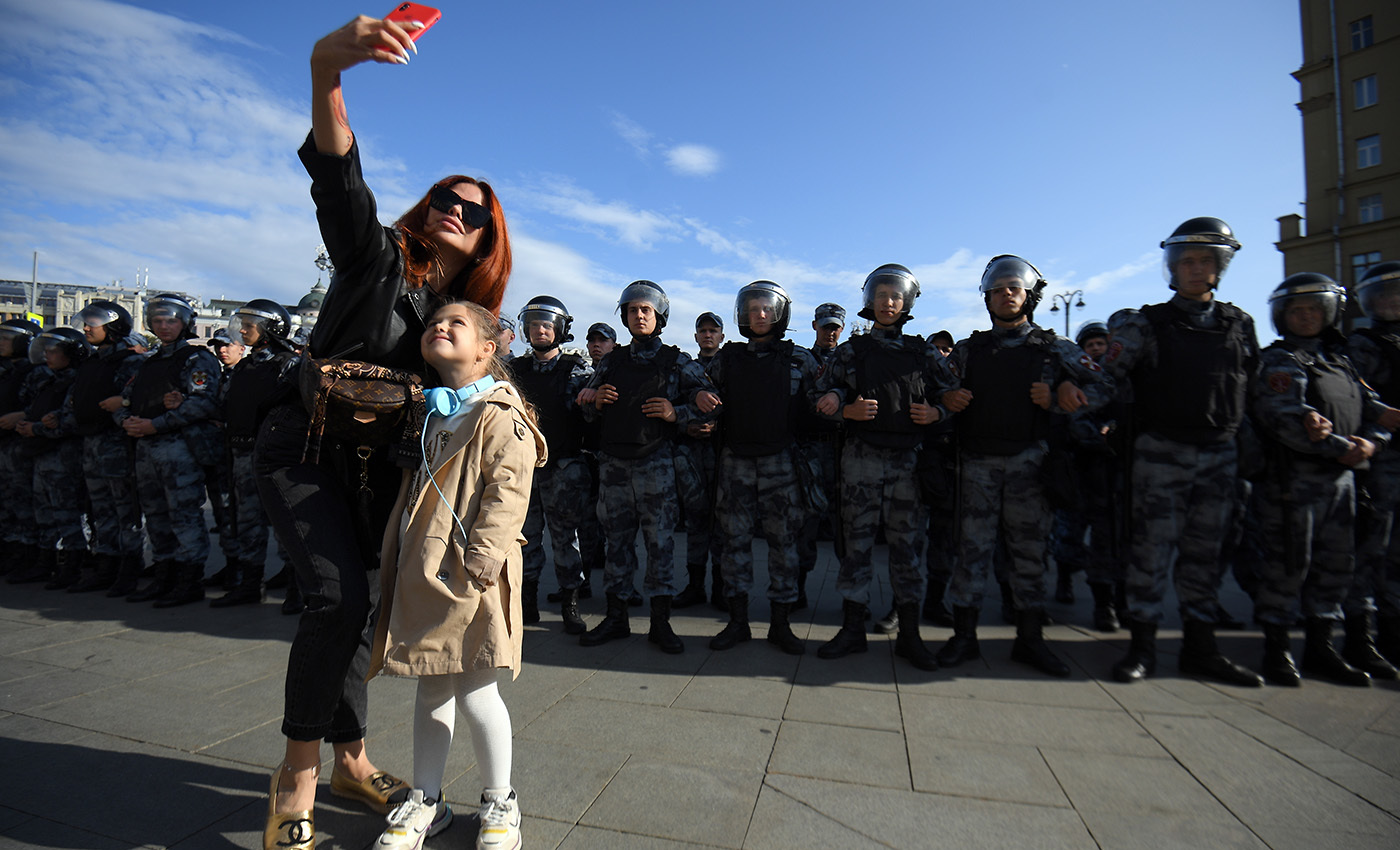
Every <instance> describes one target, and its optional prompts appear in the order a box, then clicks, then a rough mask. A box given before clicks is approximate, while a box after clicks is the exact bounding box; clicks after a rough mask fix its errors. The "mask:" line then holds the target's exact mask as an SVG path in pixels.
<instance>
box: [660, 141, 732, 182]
mask: <svg viewBox="0 0 1400 850" xmlns="http://www.w3.org/2000/svg"><path fill="white" fill-rule="evenodd" d="M666 164H667V165H668V166H670V167H671V170H672V171H674V172H676V173H677V174H680V175H682V176H685V177H709V176H710V175H712V174H714V173H715V172H717V171H719V167H720V157H719V152H718V151H716V150H714V149H713V148H708V147H705V146H704V145H676V146H675V147H673V148H671V149H670V150H668V151H667V152H666Z"/></svg>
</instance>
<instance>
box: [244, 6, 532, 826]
mask: <svg viewBox="0 0 1400 850" xmlns="http://www.w3.org/2000/svg"><path fill="white" fill-rule="evenodd" d="M421 29H422V26H421V24H418V23H416V22H401V23H395V22H392V21H383V20H375V19H372V18H367V17H364V16H361V17H358V18H356V19H355V20H353V21H351V22H350V23H349V24H346V25H345V26H343V27H341V28H340V29H338V30H336V31H335V32H333V33H331V34H329V35H327V36H326V37H325V38H322V39H321V40H320V41H318V42H317V43H316V46H315V48H314V49H313V50H312V52H311V92H312V95H311V96H312V101H311V125H312V129H311V134H310V136H309V137H308V139H307V141H306V143H305V144H304V145H302V147H301V150H300V151H298V155H299V156H300V158H301V161H302V163H303V165H304V166H305V167H306V171H307V173H308V174H309V175H310V176H311V197H312V199H313V200H314V201H315V204H316V218H317V221H318V222H319V224H320V229H321V237H322V239H323V240H324V242H325V245H326V250H327V252H328V253H329V254H330V258H331V261H332V262H333V263H334V264H335V276H334V277H333V278H332V279H331V283H330V287H329V291H328V292H327V294H326V299H325V302H324V304H323V305H322V310H321V313H320V316H319V318H318V320H317V323H316V328H315V331H314V332H313V333H312V335H311V343H310V347H309V351H308V356H309V357H312V358H346V359H351V360H355V361H359V362H362V363H368V364H373V365H375V366H382V367H387V368H390V369H395V370H401V371H405V372H413V373H415V374H417V375H421V376H423V378H424V383H425V385H429V386H431V385H434V384H436V383H437V381H436V380H435V377H434V376H433V375H431V374H430V373H429V370H428V369H427V367H426V366H425V363H424V360H423V355H422V353H421V350H420V347H419V339H420V337H421V336H422V334H423V330H424V327H425V319H426V317H428V316H431V315H432V314H433V312H434V310H435V309H436V308H437V306H438V305H439V304H440V303H441V302H442V301H444V300H446V299H448V298H458V299H466V300H469V301H472V302H475V303H477V304H480V305H481V306H482V307H484V308H486V309H487V310H489V311H490V312H491V313H496V312H498V311H499V309H500V304H501V299H502V298H503V296H504V294H505V288H506V281H507V279H508V278H509V276H510V266H511V255H510V241H509V238H508V236H507V233H506V222H505V217H504V215H503V213H502V212H501V206H500V203H499V202H498V201H497V200H496V196H495V193H494V192H493V191H492V190H491V187H490V186H489V185H487V184H486V183H484V182H481V181H479V180H474V179H472V178H470V177H463V176H460V175H454V176H450V177H447V178H444V179H442V180H439V181H437V183H435V184H434V185H433V186H432V187H431V188H430V189H429V191H428V193H427V194H426V195H425V196H424V197H423V198H422V199H420V200H419V201H418V203H416V204H414V205H413V207H412V208H411V209H410V210H409V211H408V212H406V213H404V215H403V216H402V217H401V218H400V219H399V220H398V221H397V222H396V223H395V224H394V226H393V227H385V226H383V225H382V224H380V223H379V220H378V218H377V212H376V206H375V200H374V195H373V194H372V193H371V192H370V190H369V188H368V187H366V186H365V183H364V178H363V176H362V174H361V170H360V158H359V150H358V146H357V145H356V143H355V136H354V133H353V132H352V131H351V129H350V122H349V119H348V117H347V114H346V109H345V100H344V98H343V96H342V92H341V80H340V75H341V72H342V71H345V70H347V69H349V68H352V67H354V66H355V65H359V64H361V63H364V62H379V63H385V64H388V63H392V64H407V63H408V61H409V57H410V56H411V55H413V54H414V53H416V52H417V49H416V48H415V47H414V45H413V41H412V38H411V37H410V35H411V34H412V33H414V32H416V31H418V30H421ZM309 428H310V417H309V414H308V412H307V407H306V406H305V405H304V403H303V399H301V398H296V397H293V398H290V399H289V400H287V401H286V402H285V403H283V404H282V405H280V406H279V407H277V408H276V409H274V410H273V412H272V413H271V414H270V415H269V417H268V419H267V420H266V422H265V423H264V425H263V428H262V431H261V433H260V434H259V438H258V445H257V464H258V471H259V473H260V477H259V488H260V492H261V494H262V496H263V502H264V504H265V505H266V508H267V513H268V516H269V518H270V519H271V521H272V523H273V525H274V527H275V528H276V529H277V533H278V536H279V538H280V539H281V540H282V541H283V543H284V544H285V545H286V548H287V551H288V553H289V555H290V557H291V561H292V566H293V569H294V570H295V572H296V580H297V583H298V584H299V585H300V586H301V588H302V590H303V592H304V593H305V595H306V610H305V611H304V612H303V613H302V615H301V622H300V624H299V626H298V628H297V634H296V637H295V638H294V639H293V641H292V646H291V651H290V655H289V658H288V662H287V682H286V692H285V701H286V705H285V715H284V718H283V721H282V732H283V734H284V735H286V737H287V745H286V755H285V758H284V760H283V762H282V764H281V765H280V766H279V767H278V769H277V770H276V772H275V773H274V774H273V777H272V787H271V791H270V799H269V801H268V816H267V823H266V826H265V828H264V832H263V846H264V847H265V848H274V847H276V848H282V850H286V848H294V849H295V850H303V848H306V850H309V848H311V847H312V846H313V845H314V843H315V836H314V831H315V830H314V816H313V809H314V804H315V798H316V784H317V778H318V775H319V770H320V764H321V749H320V744H321V741H323V740H324V741H326V742H328V743H330V744H331V746H332V748H333V750H334V760H333V766H332V769H331V779H330V785H331V792H332V793H333V794H336V795H338V796H344V797H350V798H352V799H356V800H359V801H361V802H363V803H364V804H365V805H367V806H368V807H369V808H371V809H373V810H374V811H377V812H380V813H385V812H387V811H389V809H390V808H392V807H394V806H395V805H397V804H398V803H400V802H402V801H403V799H405V798H406V797H407V796H408V787H407V785H406V784H405V783H404V782H403V781H402V780H399V779H397V778H396V777H393V776H391V775H389V774H387V773H384V772H382V771H380V770H378V769H377V768H376V767H375V766H374V764H373V763H371V762H370V760H369V757H368V756H367V755H366V753H365V745H364V739H365V732H366V728H367V725H368V724H367V718H366V708H367V705H366V702H367V701H366V691H365V674H366V672H367V671H368V668H369V637H370V635H371V634H372V629H369V630H367V628H366V627H367V625H368V624H369V623H370V622H371V617H372V613H373V611H374V610H375V608H376V606H377V603H378V580H377V579H375V578H374V577H372V576H369V575H367V574H368V572H369V571H370V570H371V569H374V568H376V567H377V566H378V564H379V547H380V544H381V541H382V538H383V534H384V527H385V523H386V522H387V520H388V515H389V512H390V510H391V509H392V507H393V502H394V497H395V494H396V493H397V490H398V485H399V481H400V477H401V475H402V469H401V468H400V467H399V466H396V465H395V461H394V459H392V458H391V452H390V449H389V447H387V446H386V447H376V448H373V449H372V450H369V449H365V448H363V447H361V446H360V445H359V444H357V443H353V442H348V441H345V440H337V439H335V438H334V437H332V435H330V434H329V433H328V434H326V435H325V436H324V437H323V438H321V439H319V440H312V441H311V443H313V444H314V443H319V452H311V453H308V451H307V449H308V445H309V442H308V431H309ZM399 460H400V462H402V460H403V459H402V458H400V459H399ZM412 463H414V464H416V463H417V458H413V459H412Z"/></svg>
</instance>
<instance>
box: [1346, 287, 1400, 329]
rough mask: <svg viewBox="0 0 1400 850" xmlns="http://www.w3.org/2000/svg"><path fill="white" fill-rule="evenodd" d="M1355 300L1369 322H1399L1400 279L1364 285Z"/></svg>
mask: <svg viewBox="0 0 1400 850" xmlns="http://www.w3.org/2000/svg"><path fill="white" fill-rule="evenodd" d="M1356 300H1357V301H1358V302H1359V303H1360V304H1361V312H1363V313H1365V314H1366V317H1367V318H1368V319H1370V320H1371V321H1373V322H1400V277H1397V278H1395V279H1393V280H1380V281H1376V282H1374V283H1368V284H1366V285H1365V286H1363V287H1362V288H1361V290H1360V291H1359V292H1358V293H1357V294H1356Z"/></svg>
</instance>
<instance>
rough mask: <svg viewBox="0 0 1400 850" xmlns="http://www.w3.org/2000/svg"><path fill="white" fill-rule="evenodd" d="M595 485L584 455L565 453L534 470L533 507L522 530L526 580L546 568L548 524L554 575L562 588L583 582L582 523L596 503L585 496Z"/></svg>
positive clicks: (531, 495) (573, 586)
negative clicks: (546, 529)
mask: <svg viewBox="0 0 1400 850" xmlns="http://www.w3.org/2000/svg"><path fill="white" fill-rule="evenodd" d="M592 486H593V472H592V470H590V469H589V468H588V463H587V462H586V461H585V460H584V459H583V458H582V457H562V458H559V459H558V460H554V461H551V462H550V464H549V465H548V466H546V467H544V468H542V469H536V470H535V480H534V483H533V484H532V485H531V486H530V509H529V511H528V512H527V513H526V514H525V525H524V526H523V528H522V529H521V532H520V533H521V534H522V535H523V536H524V537H525V548H524V554H523V558H524V563H525V580H526V581H536V582H537V581H539V580H540V574H541V573H543V572H544V529H545V526H546V524H547V525H548V526H549V543H550V549H551V551H552V554H553V556H554V577H555V579H556V580H557V581H558V582H559V587H560V589H563V590H569V589H572V588H575V587H578V586H579V585H580V584H582V583H583V566H582V560H581V556H580V554H579V534H578V532H579V526H580V525H581V524H582V523H583V518H584V515H585V514H587V513H588V512H589V510H590V509H591V508H592V507H593V502H592V501H590V500H589V499H587V498H586V496H587V494H588V491H589V490H590V489H591V488H592Z"/></svg>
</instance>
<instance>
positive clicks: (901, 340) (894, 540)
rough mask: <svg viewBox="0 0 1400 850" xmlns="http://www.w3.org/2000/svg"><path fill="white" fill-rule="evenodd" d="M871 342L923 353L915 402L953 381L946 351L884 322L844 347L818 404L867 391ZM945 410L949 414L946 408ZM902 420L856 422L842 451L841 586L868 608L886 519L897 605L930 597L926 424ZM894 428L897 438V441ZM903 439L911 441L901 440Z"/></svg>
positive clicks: (820, 386) (821, 381)
mask: <svg viewBox="0 0 1400 850" xmlns="http://www.w3.org/2000/svg"><path fill="white" fill-rule="evenodd" d="M867 346H878V348H873V349H872V351H875V352H878V353H880V354H882V355H885V356H886V357H893V358H904V357H913V356H918V357H920V358H921V360H922V363H923V368H922V370H921V371H920V372H919V373H918V374H917V375H913V374H911V375H909V376H908V377H909V378H910V379H911V380H913V381H914V382H915V383H917V384H919V386H918V387H916V388H913V389H912V390H911V395H910V398H911V400H913V401H918V400H919V399H920V398H929V399H934V398H937V397H939V396H941V395H942V393H943V391H944V389H946V387H947V386H948V380H949V379H948V376H947V370H946V368H944V367H943V365H942V361H943V356H942V355H941V354H939V353H938V349H937V348H935V347H934V346H933V344H932V343H929V342H926V341H925V340H923V339H921V338H919V337H905V336H904V335H903V334H901V333H900V331H899V330H898V329H897V328H894V329H892V328H884V327H880V326H876V327H874V328H872V329H871V330H870V332H869V334H867V335H865V338H862V337H857V338H853V339H848V340H846V341H845V342H843V343H841V344H840V345H839V346H837V347H836V353H835V355H834V356H833V357H832V359H831V362H830V364H829V366H828V368H827V369H826V370H825V371H823V372H822V373H821V376H820V377H819V378H818V380H817V388H816V390H815V391H814V393H813V395H812V399H813V401H814V402H815V401H817V400H818V399H820V398H821V396H823V395H825V394H826V393H827V392H835V393H836V394H837V395H838V396H839V397H840V404H841V405H842V406H844V405H846V404H849V403H850V402H852V401H854V400H855V398H856V396H857V395H860V394H861V393H862V375H863V371H862V365H863V364H864V363H866V362H869V361H870V360H871V358H869V357H867V356H866V352H865V348H866V347H867ZM880 359H884V357H881V358H880ZM935 406H936V405H935ZM896 410H897V409H896ZM836 415H837V416H839V415H840V413H839V412H838V413H837V414H836ZM893 415H894V416H902V417H903V418H905V419H907V418H908V415H909V414H908V411H907V410H902V411H898V412H897V413H896V414H893ZM939 415H940V417H942V416H943V415H944V414H943V413H942V410H941V408H940V414H939ZM894 425H895V427H898V428H900V429H901V430H900V431H898V432H894V431H890V432H887V431H885V430H884V429H885V428H888V427H889V425H887V424H886V423H885V422H884V421H881V420H879V419H877V420H875V423H874V424H872V423H860V425H859V426H856V425H854V424H851V423H848V424H847V426H846V428H847V436H846V440H845V447H844V449H843V450H842V453H841V485H840V487H841V490H840V494H841V508H840V511H841V523H842V526H843V529H844V531H845V544H846V552H845V554H844V556H843V557H842V558H841V571H840V573H839V575H838V578H837V583H836V587H837V590H839V591H840V593H841V596H842V597H843V598H844V599H846V600H847V601H848V602H852V603H855V604H858V605H861V606H864V605H868V604H869V601H870V582H871V580H872V578H873V572H872V564H871V561H872V556H873V553H874V548H875V530H876V528H877V527H878V526H879V525H880V524H881V523H882V522H883V525H884V529H885V539H886V540H887V541H888V542H889V547H890V551H889V568H890V585H891V588H892V590H893V593H894V598H895V603H896V605H899V604H909V603H919V602H922V601H923V596H924V589H925V582H926V577H925V575H924V570H923V560H922V555H923V551H922V550H923V544H924V540H923V534H924V529H925V526H926V524H927V511H926V508H925V507H924V505H923V502H922V501H921V500H920V498H919V493H918V485H917V482H916V481H915V474H914V470H915V467H916V465H917V454H918V445H919V441H920V439H921V438H922V433H921V432H922V431H923V426H914V425H912V423H911V424H910V425H909V426H903V425H902V423H894ZM886 433H889V434H894V435H895V436H894V438H893V439H889V438H887V437H886V436H885V434H886ZM881 443H895V444H896V445H883V444H881ZM903 443H907V444H908V445H907V446H902V445H899V444H903Z"/></svg>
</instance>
